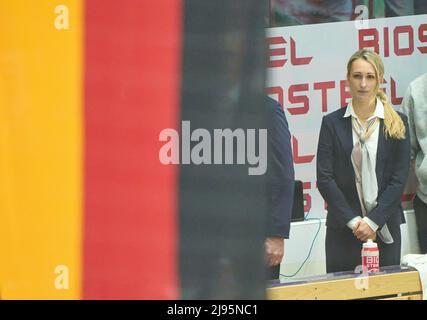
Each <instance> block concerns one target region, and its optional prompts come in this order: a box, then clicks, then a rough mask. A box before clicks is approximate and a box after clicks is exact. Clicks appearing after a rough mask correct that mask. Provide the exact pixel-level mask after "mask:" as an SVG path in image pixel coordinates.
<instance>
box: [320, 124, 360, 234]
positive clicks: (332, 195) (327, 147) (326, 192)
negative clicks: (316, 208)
mask: <svg viewBox="0 0 427 320" xmlns="http://www.w3.org/2000/svg"><path fill="white" fill-rule="evenodd" d="M333 141H334V138H333V130H332V121H331V119H329V118H327V116H326V117H323V120H322V125H321V128H320V135H319V143H318V146H317V186H318V188H319V191H320V194H321V195H322V197H323V199H325V201H326V202H327V203H328V206H329V207H330V208H331V209H333V210H334V211H335V212H336V213H337V215H336V218H337V219H338V221H339V223H340V225H341V226H343V227H344V226H345V225H346V224H347V223H348V222H350V221H351V220H352V219H354V218H356V217H357V215H356V214H355V213H354V212H353V210H352V209H351V207H350V205H349V204H348V202H347V200H346V198H345V196H344V194H343V193H342V191H341V190H340V188H339V187H338V185H337V183H336V181H335V175H336V174H338V173H336V172H334V166H333V162H334V156H336V155H334V144H333ZM335 152H336V151H335ZM339 174H348V173H347V172H341V173H339Z"/></svg>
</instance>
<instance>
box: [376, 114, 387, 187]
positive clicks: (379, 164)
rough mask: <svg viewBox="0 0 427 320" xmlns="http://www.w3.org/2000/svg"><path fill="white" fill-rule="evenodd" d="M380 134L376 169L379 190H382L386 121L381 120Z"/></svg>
mask: <svg viewBox="0 0 427 320" xmlns="http://www.w3.org/2000/svg"><path fill="white" fill-rule="evenodd" d="M379 130H380V131H379V134H378V147H377V164H376V168H375V173H376V174H377V181H378V188H380V186H381V183H382V179H383V173H384V156H385V151H386V150H385V144H386V139H385V135H384V120H382V119H381V120H380V128H379Z"/></svg>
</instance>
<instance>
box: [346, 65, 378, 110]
mask: <svg viewBox="0 0 427 320" xmlns="http://www.w3.org/2000/svg"><path fill="white" fill-rule="evenodd" d="M347 80H348V83H349V86H350V92H351V96H352V97H353V99H354V100H358V101H361V102H367V103H369V102H370V101H371V100H372V99H373V98H374V97H375V95H376V86H377V77H376V76H375V69H374V67H373V66H372V65H371V64H370V63H369V62H367V61H365V60H363V59H360V58H359V59H356V60H354V61H353V63H352V64H351V70H350V74H349V75H348V79H347Z"/></svg>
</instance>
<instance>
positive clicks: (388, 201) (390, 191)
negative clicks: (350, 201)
mask: <svg viewBox="0 0 427 320" xmlns="http://www.w3.org/2000/svg"><path fill="white" fill-rule="evenodd" d="M400 116H401V118H402V120H403V123H404V124H405V128H406V136H405V139H402V140H396V141H395V144H396V145H395V148H394V149H393V152H392V153H390V155H389V156H390V157H393V163H394V165H393V169H392V170H393V173H392V177H391V179H390V182H389V183H388V184H387V186H386V188H385V189H384V192H383V193H382V194H381V195H380V196H379V197H378V199H377V202H378V205H377V206H376V207H375V208H374V209H373V210H372V211H371V212H370V213H369V215H368V217H369V219H371V220H372V221H373V222H375V223H376V224H377V225H378V226H379V228H382V226H383V225H384V224H385V223H386V222H387V220H388V219H389V218H390V216H391V214H392V213H395V211H396V210H395V208H396V207H397V206H398V205H399V204H400V202H401V201H402V194H403V190H404V189H405V185H406V180H407V179H408V174H409V164H410V149H411V144H410V131H409V126H408V118H407V117H406V116H405V115H403V114H400Z"/></svg>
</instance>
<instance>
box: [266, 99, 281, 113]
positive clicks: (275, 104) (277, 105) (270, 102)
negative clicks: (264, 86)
mask: <svg viewBox="0 0 427 320" xmlns="http://www.w3.org/2000/svg"><path fill="white" fill-rule="evenodd" d="M265 99H266V101H267V104H268V105H269V106H270V108H272V109H276V110H277V109H280V110H283V108H282V105H281V104H280V103H279V102H278V101H276V100H274V99H273V98H270V97H269V96H266V97H265Z"/></svg>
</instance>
